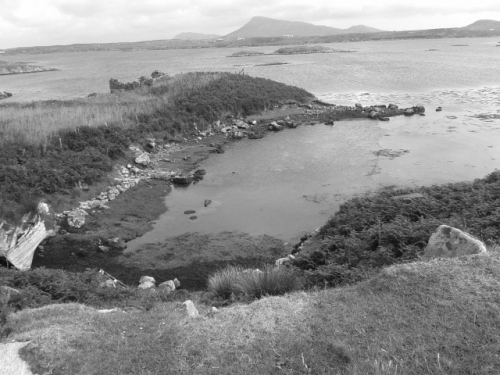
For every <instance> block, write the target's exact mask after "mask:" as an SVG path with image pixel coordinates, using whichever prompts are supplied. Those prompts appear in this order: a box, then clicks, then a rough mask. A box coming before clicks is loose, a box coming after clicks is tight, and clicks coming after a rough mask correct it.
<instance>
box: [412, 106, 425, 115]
mask: <svg viewBox="0 0 500 375" xmlns="http://www.w3.org/2000/svg"><path fill="white" fill-rule="evenodd" d="M413 109H414V110H415V112H417V113H424V112H425V107H424V106H423V105H422V104H417V105H416V106H415V107H413Z"/></svg>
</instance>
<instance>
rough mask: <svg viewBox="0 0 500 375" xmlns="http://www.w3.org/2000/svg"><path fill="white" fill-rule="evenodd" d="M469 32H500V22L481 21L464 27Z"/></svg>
mask: <svg viewBox="0 0 500 375" xmlns="http://www.w3.org/2000/svg"><path fill="white" fill-rule="evenodd" d="M464 28H465V29H468V30H490V31H493V30H495V31H500V21H495V20H479V21H476V22H474V23H471V24H470V25H468V26H465V27H464Z"/></svg>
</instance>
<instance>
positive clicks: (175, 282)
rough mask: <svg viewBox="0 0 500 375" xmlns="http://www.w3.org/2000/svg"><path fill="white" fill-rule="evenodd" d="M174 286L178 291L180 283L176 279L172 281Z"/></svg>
mask: <svg viewBox="0 0 500 375" xmlns="http://www.w3.org/2000/svg"><path fill="white" fill-rule="evenodd" d="M174 285H175V287H176V288H177V289H179V288H180V287H181V282H180V281H179V280H177V278H175V279H174Z"/></svg>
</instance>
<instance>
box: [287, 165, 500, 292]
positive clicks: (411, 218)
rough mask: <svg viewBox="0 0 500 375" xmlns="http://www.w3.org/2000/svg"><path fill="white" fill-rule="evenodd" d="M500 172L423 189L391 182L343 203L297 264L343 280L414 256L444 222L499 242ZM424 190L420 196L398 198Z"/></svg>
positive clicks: (329, 279) (316, 279)
mask: <svg viewBox="0 0 500 375" xmlns="http://www.w3.org/2000/svg"><path fill="white" fill-rule="evenodd" d="M499 191H500V171H495V172H493V173H491V174H489V175H487V176H486V177H484V178H482V179H477V180H474V181H472V182H461V183H453V184H444V185H435V186H429V187H419V188H404V189H401V188H396V187H387V188H384V189H382V190H380V191H379V192H377V193H375V194H369V195H366V196H363V197H359V198H354V199H351V200H349V201H347V202H346V203H344V204H342V205H341V206H340V209H339V211H337V212H336V213H335V214H334V215H333V216H332V217H330V219H329V220H328V222H327V223H326V224H325V225H324V226H323V227H322V228H321V230H320V233H319V236H318V237H317V238H316V239H315V241H316V246H311V247H306V249H307V250H305V251H301V252H299V253H298V254H297V261H296V262H295V264H296V265H297V266H299V267H300V268H302V269H303V270H306V273H307V274H308V279H309V282H311V283H312V284H316V285H324V284H325V283H327V284H328V285H331V286H336V285H342V284H343V283H344V282H352V281H356V280H360V279H363V278H365V277H366V274H367V273H366V272H368V274H369V273H370V270H371V269H377V268H380V267H382V266H386V265H390V264H394V263H401V262H403V263H404V262H408V261H411V260H415V259H417V258H418V257H419V255H421V254H422V253H423V250H424V248H425V246H426V245H427V241H428V239H429V237H430V236H431V234H432V233H433V232H434V231H435V230H436V228H437V227H438V226H439V225H441V224H446V225H450V226H452V227H455V228H458V229H461V230H463V231H466V232H468V233H470V234H472V235H474V236H476V237H477V238H479V239H480V240H481V241H483V242H485V243H486V244H487V245H488V244H491V243H499V242H500V228H499V227H498V222H499V221H500V211H499V210H498V207H500V195H499V194H498V192H499ZM411 193H420V194H421V195H422V197H421V198H414V199H393V197H396V196H399V195H404V194H411Z"/></svg>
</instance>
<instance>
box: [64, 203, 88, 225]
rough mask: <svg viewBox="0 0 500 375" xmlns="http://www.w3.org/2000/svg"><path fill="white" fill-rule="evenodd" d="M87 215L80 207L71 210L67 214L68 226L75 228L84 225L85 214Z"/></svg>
mask: <svg viewBox="0 0 500 375" xmlns="http://www.w3.org/2000/svg"><path fill="white" fill-rule="evenodd" d="M87 215H88V213H87V212H86V211H85V210H84V209H81V208H75V209H74V210H71V211H70V212H69V213H68V215H67V218H68V226H69V227H71V228H76V229H79V228H81V227H83V226H84V225H85V216H87Z"/></svg>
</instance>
